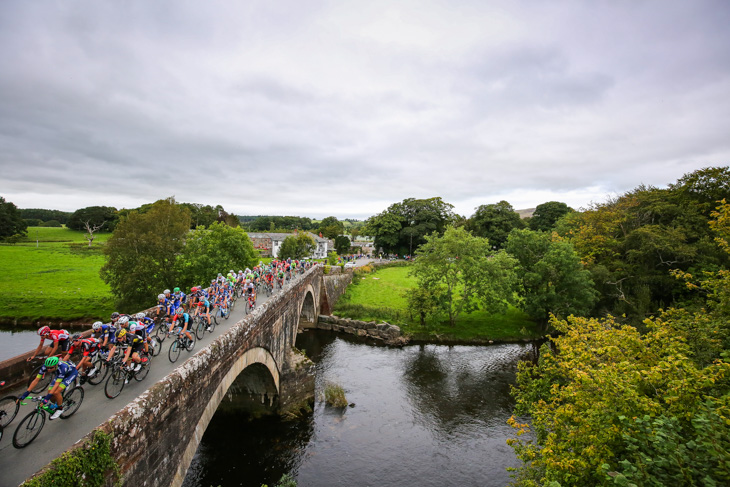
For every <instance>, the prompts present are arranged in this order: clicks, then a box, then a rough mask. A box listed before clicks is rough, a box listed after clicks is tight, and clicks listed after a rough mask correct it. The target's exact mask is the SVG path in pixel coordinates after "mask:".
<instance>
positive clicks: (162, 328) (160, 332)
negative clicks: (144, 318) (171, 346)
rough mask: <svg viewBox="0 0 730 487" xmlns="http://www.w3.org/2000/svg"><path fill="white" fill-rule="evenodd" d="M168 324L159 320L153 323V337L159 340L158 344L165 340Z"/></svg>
mask: <svg viewBox="0 0 730 487" xmlns="http://www.w3.org/2000/svg"><path fill="white" fill-rule="evenodd" d="M169 326H170V325H168V324H166V323H165V322H164V321H161V322H159V323H157V325H155V338H157V340H158V341H159V342H160V345H162V342H164V341H165V338H167V330H168V329H169Z"/></svg>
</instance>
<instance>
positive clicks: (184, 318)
mask: <svg viewBox="0 0 730 487" xmlns="http://www.w3.org/2000/svg"><path fill="white" fill-rule="evenodd" d="M176 322H177V324H178V325H180V326H181V327H182V330H181V331H180V333H181V334H182V333H184V334H185V336H186V337H188V339H189V340H191V341H192V339H193V337H192V336H191V335H190V332H189V331H188V324H189V323H190V315H189V314H187V313H186V312H185V311H183V310H182V309H178V310H177V313H176V314H175V316H174V317H173V319H172V323H170V330H169V332H170V333H172V328H173V326H175V323H176Z"/></svg>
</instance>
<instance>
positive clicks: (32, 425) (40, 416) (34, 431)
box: [13, 409, 46, 448]
mask: <svg viewBox="0 0 730 487" xmlns="http://www.w3.org/2000/svg"><path fill="white" fill-rule="evenodd" d="M44 424H46V413H44V412H43V411H39V410H38V409H36V410H35V411H31V412H29V413H28V414H26V415H25V417H24V418H23V419H22V420H21V421H20V424H19V425H18V427H17V428H15V433H13V446H14V447H15V448H25V447H26V446H28V445H30V443H31V442H32V441H33V440H35V439H36V437H37V436H38V435H39V434H40V433H41V430H42V429H43V425H44Z"/></svg>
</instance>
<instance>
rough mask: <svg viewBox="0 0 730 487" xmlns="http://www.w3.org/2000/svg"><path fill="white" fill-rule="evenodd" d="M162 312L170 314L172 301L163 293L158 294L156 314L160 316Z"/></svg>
mask: <svg viewBox="0 0 730 487" xmlns="http://www.w3.org/2000/svg"><path fill="white" fill-rule="evenodd" d="M160 312H162V314H164V315H169V314H170V301H169V300H168V299H167V298H166V297H165V295H164V294H162V293H160V294H158V295H157V313H156V314H155V316H160Z"/></svg>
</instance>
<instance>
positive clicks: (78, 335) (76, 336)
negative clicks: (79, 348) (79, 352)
mask: <svg viewBox="0 0 730 487" xmlns="http://www.w3.org/2000/svg"><path fill="white" fill-rule="evenodd" d="M77 340H81V333H74V334H73V336H72V337H71V341H72V342H75V341H77Z"/></svg>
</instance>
